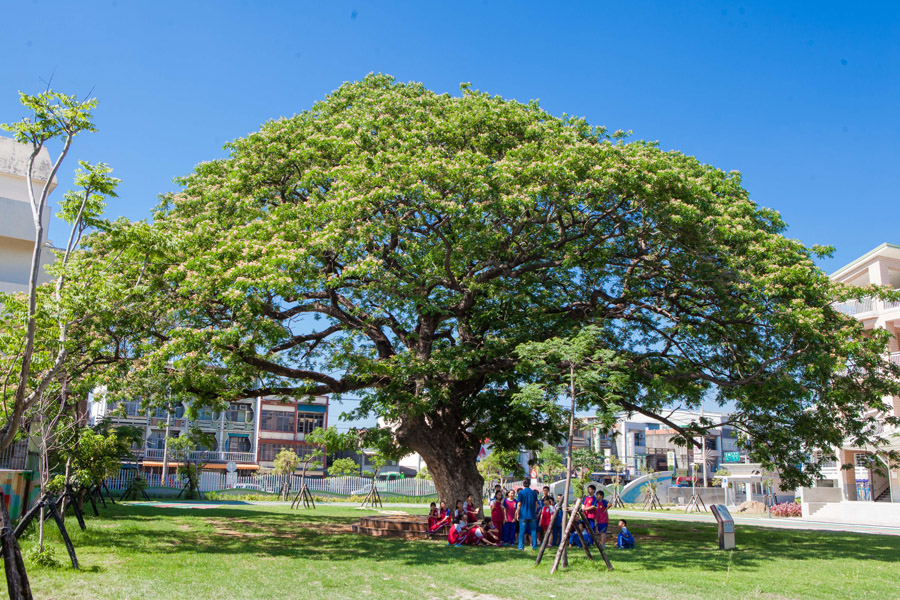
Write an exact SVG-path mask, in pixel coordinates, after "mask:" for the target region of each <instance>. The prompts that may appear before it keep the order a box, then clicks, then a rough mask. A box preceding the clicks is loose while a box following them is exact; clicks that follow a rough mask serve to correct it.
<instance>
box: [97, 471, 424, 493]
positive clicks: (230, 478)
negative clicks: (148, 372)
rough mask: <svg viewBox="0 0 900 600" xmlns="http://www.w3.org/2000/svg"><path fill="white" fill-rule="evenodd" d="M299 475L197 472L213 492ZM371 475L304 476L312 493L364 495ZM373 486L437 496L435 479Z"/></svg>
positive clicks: (254, 487)
mask: <svg viewBox="0 0 900 600" xmlns="http://www.w3.org/2000/svg"><path fill="white" fill-rule="evenodd" d="M137 474H138V471H137V470H136V469H122V470H121V471H119V473H118V474H117V475H116V477H111V478H109V479H107V480H106V485H107V487H108V488H109V489H111V490H125V489H127V488H128V486H129V485H131V482H132V481H134V478H135V477H136V476H137ZM141 477H143V478H144V481H145V482H146V484H147V487H167V488H176V489H179V488H181V487H182V486H183V485H184V481H183V479H182V477H181V476H180V475H177V474H176V473H174V469H173V472H172V473H170V474H169V475H168V476H167V477H166V479H165V480H163V478H162V475H160V474H147V473H141ZM301 479H302V478H301V477H300V476H299V475H272V474H268V475H238V474H235V473H222V472H211V471H204V472H202V473H201V474H200V491H201V492H212V491H219V490H229V489H246V490H250V491H260V492H270V493H277V492H279V491H280V490H281V488H282V485H284V484H285V483H287V482H290V489H291V490H294V491H297V490H299V489H300V486H301ZM372 481H373V480H372V478H370V477H326V478H312V477H307V478H306V485H307V487H309V489H310V491H311V492H313V493H316V492H320V493H323V494H328V495H335V496H363V495H365V494H368V493H369V491H370V490H371V489H372ZM375 487H376V488H377V489H378V492H379V493H380V494H382V495H388V496H415V497H420V496H436V495H437V490H436V489H435V487H434V482H433V481H431V480H428V479H414V478H406V479H397V480H393V481H377V482H376V483H375Z"/></svg>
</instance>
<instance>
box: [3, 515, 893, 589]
mask: <svg viewBox="0 0 900 600" xmlns="http://www.w3.org/2000/svg"><path fill="white" fill-rule="evenodd" d="M101 511H102V516H101V517H100V518H89V519H88V522H87V525H88V529H87V531H85V532H81V531H80V530H78V527H77V524H76V523H75V519H73V518H70V519H68V520H67V524H68V525H69V526H70V531H71V533H72V538H73V541H74V543H75V546H76V549H77V552H78V558H79V561H80V562H81V566H82V570H81V571H75V570H73V569H72V568H71V566H70V565H69V564H68V562H64V561H66V560H67V556H66V553H65V549H64V547H63V546H62V544H61V542H60V540H59V537H58V534H57V533H56V531H55V528H54V527H53V526H48V531H50V533H49V534H48V537H49V539H50V542H51V544H53V545H54V546H55V547H56V555H57V558H59V559H60V561H61V562H62V563H63V566H61V567H55V568H40V567H37V566H35V565H32V564H30V563H28V561H26V566H27V567H28V573H29V577H30V579H31V585H32V589H33V591H34V594H35V597H36V598H57V599H60V600H62V599H66V600H78V599H91V600H93V599H106V598H109V599H116V600H126V599H154V598H173V599H178V600H185V599H193V598H197V599H207V598H210V599H212V598H215V599H221V600H226V599H231V598H234V599H241V600H247V599H255V598H273V599H278V600H288V599H293V598H303V599H306V600H314V599H318V598H390V599H394V598H399V599H402V598H410V599H415V600H425V599H428V598H461V599H470V600H491V599H493V598H495V597H496V598H521V597H523V596H527V597H534V598H579V599H580V598H589V597H590V598H597V597H615V598H617V599H623V598H716V599H719V598H726V599H735V598H750V597H753V598H756V597H762V598H838V597H839V598H879V599H887V598H898V597H900V538H898V537H889V536H874V535H854V534H843V533H822V532H811V531H785V530H774V529H765V528H760V527H740V526H738V527H737V536H738V538H737V539H738V547H739V549H738V550H736V551H733V552H722V551H720V550H718V549H717V544H716V533H715V527H714V526H713V525H707V524H703V523H681V522H672V521H662V520H653V519H652V518H650V519H636V518H633V517H632V516H630V515H629V517H628V518H629V525H630V529H631V530H632V532H633V533H634V534H635V537H636V538H637V544H638V548H637V549H636V550H633V551H619V550H615V549H612V550H610V552H609V554H610V557H611V560H612V562H613V566H614V567H615V571H613V572H612V573H609V572H607V571H606V569H605V567H604V566H603V564H602V561H599V560H598V561H597V562H595V563H591V562H588V561H587V560H586V559H585V558H584V554H583V553H581V554H579V552H581V551H580V550H578V549H572V550H571V551H570V568H569V569H568V570H567V571H565V572H562V573H558V574H556V575H554V576H553V577H551V576H550V574H549V572H550V560H546V559H545V562H544V563H543V564H542V565H541V566H540V567H538V568H534V566H533V563H534V553H532V552H531V551H530V550H529V551H525V552H519V551H517V550H515V549H510V548H455V547H450V546H448V545H447V543H446V541H443V540H442V541H424V540H423V541H401V540H391V539H383V538H371V537H364V536H358V535H354V534H351V533H347V530H348V526H349V525H350V524H351V523H353V522H355V521H356V520H358V519H359V517H360V516H361V515H365V514H371V513H372V512H374V511H361V510H358V509H354V508H351V507H322V508H319V509H317V510H315V511H296V510H295V511H291V510H290V509H288V508H287V507H283V506H259V505H232V506H225V507H222V508H215V509H204V510H190V509H183V508H159V507H152V506H116V507H110V508H109V509H106V510H103V509H101ZM613 519H615V516H614V517H613ZM35 539H36V536H35V535H33V534H28V535H27V536H26V537H25V538H23V541H22V547H23V551H26V550H27V549H28V548H30V547H31V546H33V545H34V543H35ZM550 559H552V555H551V556H550ZM4 596H5V592H4Z"/></svg>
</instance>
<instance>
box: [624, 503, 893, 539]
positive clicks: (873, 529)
mask: <svg viewBox="0 0 900 600" xmlns="http://www.w3.org/2000/svg"><path fill="white" fill-rule="evenodd" d="M609 513H610V515H621V516H623V517H625V518H626V519H627V518H634V519H641V518H644V519H670V520H673V521H695V522H704V523H715V522H716V519H715V517H713V516H712V514H710V513H700V514H697V513H692V514H689V515H688V514H683V513H670V512H665V511H653V512H648V511H642V510H621V509H616V510H611V511H609ZM731 516H732V517H733V518H734V522H735V523H736V524H738V525H750V526H752V527H773V528H775V529H805V530H814V531H840V532H850V533H873V534H878V535H900V525H897V526H891V525H859V524H856V523H831V522H829V521H815V520H811V519H799V518H769V517H766V516H762V515H761V516H753V517H742V516H739V515H735V514H732V515H731ZM610 520H611V521H612V520H613V518H610Z"/></svg>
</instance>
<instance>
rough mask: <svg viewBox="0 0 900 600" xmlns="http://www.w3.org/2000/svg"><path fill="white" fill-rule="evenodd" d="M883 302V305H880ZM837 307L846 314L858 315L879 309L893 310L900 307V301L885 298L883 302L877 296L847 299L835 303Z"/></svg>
mask: <svg viewBox="0 0 900 600" xmlns="http://www.w3.org/2000/svg"><path fill="white" fill-rule="evenodd" d="M894 291H895V292H896V291H900V290H894ZM879 303H881V305H882V306H879ZM835 308H837V309H838V310H839V311H841V312H842V313H844V314H845V315H849V316H851V317H853V316H856V315H862V314H866V313H870V312H876V311H878V310H892V309H895V308H900V302H892V301H889V300H885V301H884V302H881V301H880V300H877V299H875V298H863V299H862V300H847V301H846V302H839V303H838V304H835Z"/></svg>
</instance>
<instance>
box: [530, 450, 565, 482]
mask: <svg viewBox="0 0 900 600" xmlns="http://www.w3.org/2000/svg"><path fill="white" fill-rule="evenodd" d="M535 466H536V467H537V469H538V471H539V472H540V473H541V475H542V476H545V477H547V478H548V480H552V479H553V476H554V475H558V474H560V473H562V472H563V469H564V467H563V461H562V456H561V455H560V453H559V450H557V449H556V446H553V445H551V444H544V447H543V448H541V450H540V452H538V455H537V462H536V464H535Z"/></svg>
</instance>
